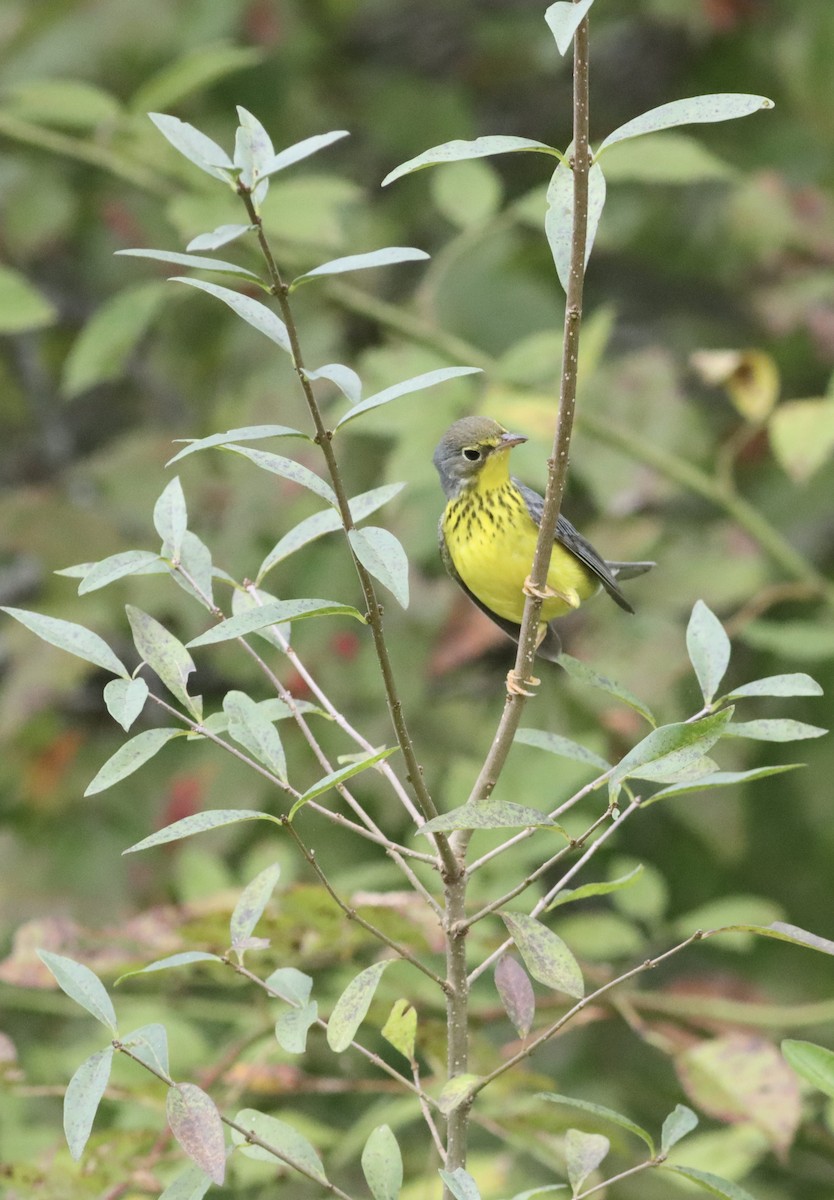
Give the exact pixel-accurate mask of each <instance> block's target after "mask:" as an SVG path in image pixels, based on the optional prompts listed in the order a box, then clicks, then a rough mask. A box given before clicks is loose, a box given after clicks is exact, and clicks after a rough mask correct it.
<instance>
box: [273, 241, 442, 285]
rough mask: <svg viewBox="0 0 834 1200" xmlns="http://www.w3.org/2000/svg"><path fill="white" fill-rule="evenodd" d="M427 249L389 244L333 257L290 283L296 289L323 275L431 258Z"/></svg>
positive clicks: (342, 273)
mask: <svg viewBox="0 0 834 1200" xmlns="http://www.w3.org/2000/svg"><path fill="white" fill-rule="evenodd" d="M430 257H431V256H430V255H429V254H426V252H425V250H415V249H414V247H413V246H387V247H386V248H385V249H384V250H371V251H369V252H368V253H367V254H349V255H347V256H346V257H345V258H333V259H331V260H330V262H326V263H322V265H321V266H320V267H314V268H313V270H312V271H305V272H304V274H303V275H298V276H296V278H295V279H294V280H293V281H292V283H291V284H290V291H291V292H292V291H295V289H296V288H297V287H299V285H300V284H302V283H307V282H308V281H309V280H311V279H318V278H319V277H320V276H322V275H344V274H345V273H346V272H347V271H367V270H369V269H371V268H373V267H387V266H390V265H391V264H392V263H401V262H416V261H417V260H418V259H424V258H430Z"/></svg>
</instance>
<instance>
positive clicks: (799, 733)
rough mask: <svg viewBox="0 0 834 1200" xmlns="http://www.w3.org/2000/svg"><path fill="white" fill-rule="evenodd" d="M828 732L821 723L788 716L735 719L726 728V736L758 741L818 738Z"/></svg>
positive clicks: (789, 740) (797, 740)
mask: <svg viewBox="0 0 834 1200" xmlns="http://www.w3.org/2000/svg"><path fill="white" fill-rule="evenodd" d="M825 733H828V730H827V729H821V728H820V727H819V725H806V724H805V723H804V722H803V721H791V720H788V719H786V718H781V719H772V720H769V719H765V720H762V721H733V722H731V724H729V725H728V726H727V728H726V729H725V730H724V737H737V738H752V739H753V740H754V741H757V742H799V741H802V740H803V739H804V738H818V737H822V736H823V734H825Z"/></svg>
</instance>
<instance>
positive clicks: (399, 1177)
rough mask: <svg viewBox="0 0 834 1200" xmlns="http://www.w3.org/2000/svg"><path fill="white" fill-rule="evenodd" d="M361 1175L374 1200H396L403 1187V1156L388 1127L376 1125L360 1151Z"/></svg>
mask: <svg viewBox="0 0 834 1200" xmlns="http://www.w3.org/2000/svg"><path fill="white" fill-rule="evenodd" d="M362 1173H363V1175H364V1176H365V1179H366V1181H367V1184H368V1187H369V1188H370V1189H371V1195H372V1196H373V1198H374V1200H397V1197H398V1196H399V1194H400V1189H401V1187H402V1185H403V1156H402V1154H401V1153H400V1148H399V1146H398V1145H397V1139H396V1138H395V1137H394V1135H393V1133H392V1132H391V1128H390V1126H388V1125H378V1126H377V1128H376V1129H374V1130H373V1132H372V1133H371V1134H370V1136H369V1138H368V1140H367V1142H366V1143H365V1147H364V1149H363V1151H362Z"/></svg>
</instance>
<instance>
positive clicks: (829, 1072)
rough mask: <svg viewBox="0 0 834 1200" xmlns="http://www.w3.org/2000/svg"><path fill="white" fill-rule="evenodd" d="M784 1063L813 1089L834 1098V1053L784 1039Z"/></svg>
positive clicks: (808, 1043)
mask: <svg viewBox="0 0 834 1200" xmlns="http://www.w3.org/2000/svg"><path fill="white" fill-rule="evenodd" d="M782 1054H783V1055H784V1058H785V1061H786V1062H787V1063H788V1064H789V1065H790V1066H792V1067H793V1069H794V1070H795V1071H796V1073H797V1074H798V1075H801V1076H802V1078H803V1079H806V1080H807V1081H808V1083H810V1084H811V1085H812V1086H813V1087H815V1088H818V1089H819V1090H820V1091H821V1092H825V1094H826V1096H831V1097H834V1051H831V1050H828V1049H826V1047H825V1046H817V1045H815V1044H814V1043H813V1042H801V1041H796V1040H794V1039H791V1038H786V1039H785V1041H783V1042H782Z"/></svg>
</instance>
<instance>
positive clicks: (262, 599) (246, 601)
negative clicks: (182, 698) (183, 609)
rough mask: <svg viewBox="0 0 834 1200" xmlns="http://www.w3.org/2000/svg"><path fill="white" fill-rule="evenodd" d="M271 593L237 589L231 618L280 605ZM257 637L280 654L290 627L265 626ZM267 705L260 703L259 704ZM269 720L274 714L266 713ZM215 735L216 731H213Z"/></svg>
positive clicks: (287, 640)
mask: <svg viewBox="0 0 834 1200" xmlns="http://www.w3.org/2000/svg"><path fill="white" fill-rule="evenodd" d="M280 603H281V601H280V600H277V599H276V598H275V596H273V595H272V593H271V592H265V591H264V590H263V589H262V588H258V587H253V586H251V585H250V586H249V587H246V588H238V587H236V588H235V590H234V591H233V592H232V616H233V617H239V616H242V615H243V613H248V612H254V611H255V610H256V609H261V608H264V607H265V606H266V605H268V604H280ZM256 632H257V636H258V637H259V638H262V639H263V640H264V641H265V642H268V643H269V644H270V646H274V647H275V649H276V650H280V651H281V652H282V653H283V652H284V650H285V649H286V647H287V645H288V643H289V641H290V637H291V635H292V625H291V624H288V623H287V622H284V623H283V624H279V625H274V624H273V625H267V626H266V627H265V628H264V629H259V630H257V631H256ZM265 703H269V702H268V701H261V704H265ZM215 715H217V714H215ZM267 716H268V717H269V719H270V720H273V719H274V714H273V713H272V712H271V711H268V712H267ZM214 732H215V733H216V732H217V730H214Z"/></svg>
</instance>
